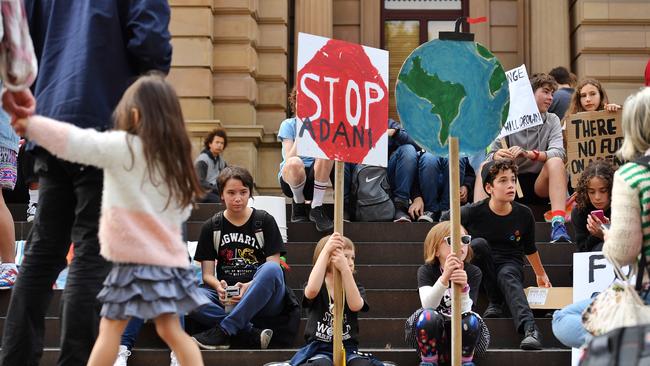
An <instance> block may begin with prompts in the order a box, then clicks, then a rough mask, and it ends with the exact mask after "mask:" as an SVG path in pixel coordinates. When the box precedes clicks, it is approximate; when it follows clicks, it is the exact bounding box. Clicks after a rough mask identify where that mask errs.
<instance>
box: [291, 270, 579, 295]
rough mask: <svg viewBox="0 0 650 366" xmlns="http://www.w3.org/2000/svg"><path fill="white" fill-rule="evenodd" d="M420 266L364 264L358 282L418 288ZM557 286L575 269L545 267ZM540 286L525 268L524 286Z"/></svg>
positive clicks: (301, 276)
mask: <svg viewBox="0 0 650 366" xmlns="http://www.w3.org/2000/svg"><path fill="white" fill-rule="evenodd" d="M418 267H419V265H415V264H414V265H389V264H362V265H357V266H355V270H356V272H357V273H356V274H355V276H354V277H355V279H356V280H357V281H359V283H361V284H362V285H363V286H364V287H365V288H368V289H371V288H374V289H411V288H412V289H414V290H415V289H416V288H417V270H418ZM311 268H312V267H311V265H304V264H294V265H291V271H290V272H288V273H287V283H288V284H289V286H290V287H291V288H302V287H303V284H304V283H305V282H306V281H307V278H309V273H310V271H311ZM544 268H545V269H546V273H547V274H548V277H549V279H550V280H551V283H552V284H553V285H554V286H561V287H571V286H572V283H573V277H572V276H573V273H572V266H571V265H566V264H555V265H554V264H550V265H545V266H544ZM528 286H537V283H536V282H535V274H534V272H533V269H532V267H530V265H526V266H525V267H524V287H528Z"/></svg>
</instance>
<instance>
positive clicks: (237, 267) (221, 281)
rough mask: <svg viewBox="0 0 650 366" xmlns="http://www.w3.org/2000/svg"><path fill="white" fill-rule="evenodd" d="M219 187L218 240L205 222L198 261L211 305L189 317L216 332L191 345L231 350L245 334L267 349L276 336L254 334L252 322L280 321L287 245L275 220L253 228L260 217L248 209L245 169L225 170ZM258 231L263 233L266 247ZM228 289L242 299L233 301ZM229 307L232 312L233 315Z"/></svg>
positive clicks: (250, 185)
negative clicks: (235, 339) (221, 208)
mask: <svg viewBox="0 0 650 366" xmlns="http://www.w3.org/2000/svg"><path fill="white" fill-rule="evenodd" d="M217 182H218V187H219V190H220V192H221V200H222V201H223V202H224V203H225V205H226V210H225V211H224V212H223V215H222V218H221V220H222V225H221V226H222V227H221V231H220V235H215V232H214V231H213V221H212V219H209V220H208V221H206V222H205V224H203V227H202V228H201V234H200V237H199V242H198V245H197V248H196V254H195V256H194V259H195V260H197V261H200V262H201V270H202V272H203V283H204V285H205V286H206V288H203V290H204V291H205V294H206V295H207V296H208V297H209V298H211V299H212V300H213V304H209V305H206V306H204V307H201V308H199V309H198V310H196V311H194V312H192V313H190V316H191V317H192V318H193V319H195V320H197V321H198V322H200V323H202V324H203V325H208V326H211V327H212V328H210V329H208V330H207V331H205V332H202V333H199V334H195V335H194V336H193V339H194V341H195V342H196V343H197V344H198V345H199V347H201V348H203V349H228V348H229V347H230V338H231V336H234V335H236V334H238V333H240V332H244V334H247V335H250V336H251V341H252V342H253V343H254V344H256V345H259V347H260V348H262V349H264V348H267V347H268V344H269V342H270V341H271V336H272V335H273V331H272V330H271V329H264V330H259V329H255V328H252V327H251V319H253V317H255V316H265V317H271V316H276V315H278V314H280V313H281V312H282V310H283V308H284V295H285V283H284V275H283V273H282V268H281V266H280V255H281V254H283V253H284V252H285V249H284V243H283V242H282V237H281V234H280V230H279V229H278V226H277V224H276V223H275V220H274V219H273V217H272V216H271V215H268V214H265V215H263V222H262V223H261V225H259V224H258V223H255V220H257V218H256V216H258V215H256V212H255V209H253V208H250V207H247V203H248V198H249V197H250V193H251V191H252V189H253V177H252V176H251V175H250V173H249V172H248V171H247V170H246V169H243V168H240V167H234V166H233V167H227V168H225V169H224V170H223V171H222V173H221V174H220V175H219V178H218V180H217ZM256 231H261V232H262V236H261V237H263V238H264V239H263V242H262V239H261V237H260V235H258V234H259V233H258V232H256ZM216 237H219V239H218V243H215V240H216ZM217 248H218V249H217ZM215 261H216V269H217V273H216V275H215ZM227 288H230V290H231V291H232V290H236V292H239V294H238V295H234V294H232V295H233V296H229V295H230V294H228V293H227V292H226V289H227ZM227 305H228V306H232V310H230V311H229V312H227V311H226V309H225V308H226V306H227ZM215 325H216V326H215Z"/></svg>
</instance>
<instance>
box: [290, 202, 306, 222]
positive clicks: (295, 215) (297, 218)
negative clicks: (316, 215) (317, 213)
mask: <svg viewBox="0 0 650 366" xmlns="http://www.w3.org/2000/svg"><path fill="white" fill-rule="evenodd" d="M291 222H309V218H307V205H306V204H305V203H296V202H291Z"/></svg>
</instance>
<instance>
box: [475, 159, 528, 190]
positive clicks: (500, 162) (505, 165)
mask: <svg viewBox="0 0 650 366" xmlns="http://www.w3.org/2000/svg"><path fill="white" fill-rule="evenodd" d="M506 170H510V171H512V173H514V175H515V177H517V172H518V171H519V167H518V166H517V164H515V161H514V160H511V159H497V160H493V161H489V162H487V163H485V165H483V168H482V169H481V178H483V190H485V185H487V184H488V183H489V184H490V185H492V184H493V183H494V179H495V178H496V177H497V175H499V173H500V172H503V171H506ZM485 192H486V193H487V191H485ZM488 194H489V193H488Z"/></svg>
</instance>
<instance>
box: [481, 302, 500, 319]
mask: <svg viewBox="0 0 650 366" xmlns="http://www.w3.org/2000/svg"><path fill="white" fill-rule="evenodd" d="M483 318H503V307H502V306H501V305H499V304H495V303H492V302H491V303H489V304H488V307H487V309H485V311H484V312H483Z"/></svg>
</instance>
